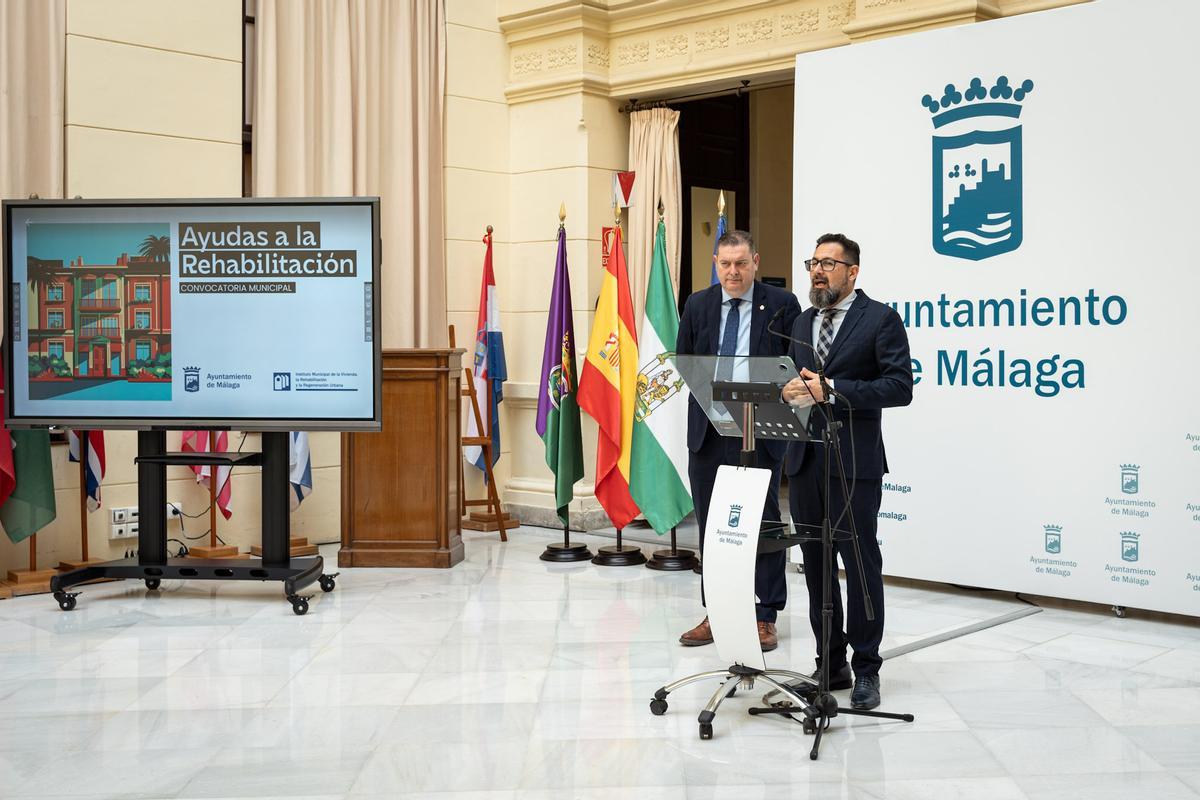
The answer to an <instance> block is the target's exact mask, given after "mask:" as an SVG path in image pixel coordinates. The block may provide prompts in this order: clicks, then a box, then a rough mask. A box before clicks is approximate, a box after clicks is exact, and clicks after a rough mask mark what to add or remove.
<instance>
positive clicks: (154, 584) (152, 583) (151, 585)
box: [146, 578, 162, 592]
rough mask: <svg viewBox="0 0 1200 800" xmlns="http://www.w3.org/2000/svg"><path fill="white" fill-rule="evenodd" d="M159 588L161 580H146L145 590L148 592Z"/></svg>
mask: <svg viewBox="0 0 1200 800" xmlns="http://www.w3.org/2000/svg"><path fill="white" fill-rule="evenodd" d="M159 586H162V579H161V578H146V588H147V589H149V590H150V591H152V592H153V591H154V590H155V589H157V588H158V587H159Z"/></svg>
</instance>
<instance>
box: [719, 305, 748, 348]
mask: <svg viewBox="0 0 1200 800" xmlns="http://www.w3.org/2000/svg"><path fill="white" fill-rule="evenodd" d="M741 304H742V298H740V297H731V298H730V299H729V314H728V315H726V317H725V333H724V335H723V336H722V338H721V349H720V350H719V351H718V352H717V355H719V356H734V355H737V340H738V328H740V327H741V320H740V319H738V317H739V316H740V315H739V314H738V306H740V305H741Z"/></svg>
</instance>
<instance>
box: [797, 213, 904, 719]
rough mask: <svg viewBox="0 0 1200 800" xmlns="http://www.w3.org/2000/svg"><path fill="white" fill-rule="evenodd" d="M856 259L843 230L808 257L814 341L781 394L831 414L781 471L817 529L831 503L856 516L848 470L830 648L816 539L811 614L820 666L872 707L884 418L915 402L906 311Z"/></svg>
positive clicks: (858, 703) (807, 329)
mask: <svg viewBox="0 0 1200 800" xmlns="http://www.w3.org/2000/svg"><path fill="white" fill-rule="evenodd" d="M858 262H859V247H858V244H856V243H855V242H854V241H852V240H850V239H848V238H846V237H845V236H843V235H842V234H840V233H828V234H825V235H824V236H822V237H821V238H819V239H818V240H817V249H816V251H815V252H814V253H813V257H812V259H811V260H809V261H807V262H805V267H806V268H807V269H808V274H809V282H810V284H811V286H810V289H809V294H808V297H809V300H810V301H811V303H812V305H813V308H810V309H808V310H806V311H805V312H804V313H803V314H801V315H800V317H799V319H797V320H796V324H795V326H794V327H793V328H792V338H793V339H797V340H800V341H803V342H811V343H812V347H808V346H806V345H802V344H797V343H793V344H792V347H791V356H792V360H793V361H795V362H796V366H797V367H798V368H801V370H800V377H799V378H796V379H794V380H792V381H791V382H790V383H788V384H787V386H785V387H784V390H783V397H784V400H786V401H787V402H789V403H792V404H793V405H812V404H815V403H823V404H825V405H824V408H823V410H824V412H825V413H824V414H822V413H819V412H820V410H821V409H818V410H816V411H814V413H813V414H812V416H811V417H809V420H810V426H811V430H810V433H811V434H812V439H811V440H810V441H808V442H803V443H798V444H792V445H790V446H789V448H788V453H787V461H786V463H785V465H784V471H785V472H786V473H787V476H788V498H789V502H790V505H791V512H792V521H793V522H794V523H796V525H797V526H801V525H804V526H809V527H808V530H814V531H819V530H820V527H821V520H822V518H823V517H824V515H825V513H826V512H828V514H829V517H830V519H831V520H832V521H833V524H834V527H835V528H837V529H841V530H848V529H849V528H850V519H849V518H848V517H843V516H842V512H843V509H844V508H845V506H846V494H845V492H844V491H843V488H842V479H841V476H842V475H843V474H844V476H845V482H846V486H847V487H848V488H849V495H850V497H849V501H850V512H851V514H852V515H853V524H854V527H855V529H856V530H857V540H858V552H856V551H855V549H854V546H853V542H852V541H850V540H846V539H842V540H839V534H837V533H835V534H834V545H835V548H834V549H835V554H834V556H833V565H832V566H833V569H834V570H836V569H837V556H838V555H841V557H842V563H843V564H844V565H845V568H846V590H847V600H846V614H845V617H844V624H845V627H844V629H843V612H842V596H841V594H842V593H841V589H840V587H838V586H837V584H836V583H835V584H834V587H835V588H834V592H833V620H832V625H831V628H832V630H831V633H830V641H829V649H828V652H823V651H822V645H821V606H822V597H821V569H822V566H821V557H822V548H821V544H820V542H810V543H807V544H803V545H801V546H800V549H801V552H802V553H803V555H804V579H805V581H806V583H807V584H808V618H809V622H810V623H811V624H812V629H813V633H814V634H815V635H816V638H817V664H818V667H819V666H820V664H821V660H822V659H825V658H828V659H829V675H830V688H832V689H849V688H851V685H853V687H854V691H853V692H852V693H851V696H850V701H851V705H852V706H853V707H854V708H860V709H871V708H875V707H876V706H878V705H879V702H880V691H879V668H880V665H881V664H882V663H883V661H882V659H881V658H880V657H879V644H880V642H881V641H882V639H883V558H882V556H881V554H880V551H879V541H878V539H877V538H876V526H877V522H878V519H877V516H878V513H879V502H880V499H881V496H882V493H883V476H884V474H885V473H886V472H887V471H888V468H887V457H886V455H885V454H884V449H883V434H882V430H881V425H880V423H881V419H882V416H883V413H882V411H883V409H885V408H891V407H893V406H906V405H908V404H909V403H910V402H912V390H913V375H912V360H911V358H910V356H909V349H908V334H907V333H906V332H905V330H904V324H903V322H901V320H900V316H899V315H898V314H897V313H896V312H895V310H894V309H892V308H890V307H888V306H885V305H884V304H883V303H880V302H877V301H875V300H871V299H870V298H868V297H867V296H866V294H864V293H863V292H861V291H859V290H857V289H855V288H854V284H855V281H856V280H857V278H858V270H859V266H858ZM818 359H819V360H820V362H821V363H823V364H824V373H825V379H826V380H825V384H822V382H821V380H820V379H819V376H818V374H817V364H818ZM826 386H828V387H829V389H830V390H832V392H831V393H832V398H828V397H826V391H825V388H826ZM826 415H828V416H829V418H830V419H832V420H836V421H838V422H840V423H842V425H841V431H840V436H839V440H838V442H839V449H840V451H841V457H840V459H839V458H838V457H837V454H836V453H834V454H832V455H833V456H834V457H833V458H832V459H831V470H832V473H831V478H830V492H829V493H830V497H829V498H828V499H826V498H825V496H824V490H825V452H824V450H825V446H824V445H823V444H822V443H821V441H820V437H821V432H822V430H823V429H824V427H825V420H826ZM851 431H853V435H851ZM860 554H861V567H862V569H861V572H860V569H859V561H860V559H859V555H860ZM860 575H861V577H860ZM834 580H835V581H836V580H837V572H836V571H835V572H834ZM864 586H865V590H866V593H867V595H868V596H869V597H870V598H871V605H872V606H873V608H874V611H875V619H874V620H868V619H867V615H866V610H865V607H864V603H863V591H864ZM847 645H849V646H850V648H851V649H853V651H854V657H853V659H852V661H851V662H850V664H847V662H846V646H847ZM851 667H853V669H854V680H853V682H852V681H851V676H850V668H851ZM816 674H817V673H813V675H814V677H815V676H816Z"/></svg>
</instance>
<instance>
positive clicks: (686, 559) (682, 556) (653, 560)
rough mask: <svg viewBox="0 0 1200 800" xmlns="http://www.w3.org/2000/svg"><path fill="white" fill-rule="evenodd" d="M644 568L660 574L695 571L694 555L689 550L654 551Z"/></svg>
mask: <svg viewBox="0 0 1200 800" xmlns="http://www.w3.org/2000/svg"><path fill="white" fill-rule="evenodd" d="M646 567H647V568H648V569H657V570H659V571H661V572H687V571H688V570H690V569H695V567H696V554H695V553H693V552H692V551H691V550H673V551H672V550H655V551H654V553H653V554H652V555H651V556H650V560H649V561H647V562H646Z"/></svg>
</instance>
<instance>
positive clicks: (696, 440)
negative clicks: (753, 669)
mask: <svg viewBox="0 0 1200 800" xmlns="http://www.w3.org/2000/svg"><path fill="white" fill-rule="evenodd" d="M713 262H714V264H715V265H716V271H717V278H718V280H719V283H716V284H713V285H712V286H710V287H709V288H707V289H704V290H703V291H699V292H694V293H693V294H692V295H691V296H690V297H688V299H687V303H685V304H684V307H683V316H682V317H681V318H680V320H679V334H678V337H677V338H676V340H675V352H677V353H679V354H680V355H702V356H735V355H737V356H783V355H786V354H787V342H786V341H785V340H784V339H783V338H782V337H780V336H776V335H774V334H773V333H770V332H769V331H767V327H768V324H769V323H770V321H771V320H772V319H774V318H775V315H776V313H777V312H782V313H781V314H780V316H781V319H780V322H779V323H778V324H779V326H780V328H779V329H780V330H785V331H786V330H791V328H792V324H793V323H794V322H795V321H796V318H797V317H798V316H799V314H800V304H799V303H798V302H797V301H796V297H795V295H793V294H792V293H791V292H788V291H786V290H784V289H778V288H775V287H774V286H768V285H767V284H765V283H760V282H758V281H756V280H754V276H755V273H756V272H757V271H758V253H757V251H755V249H754V240H753V239H752V238H751V237H750V234H748V233H746V232H745V231H738V230H733V231H729V232H728V233H726V234H725V235H724V236H722V237H721V238H720V239H719V240H717V253H716V255H714V256H713ZM731 369H732V370H733V374H732V375H730V376H729V377H730V378H731V379H733V380H745V378H744V377H740V376H739V375H738V374H737V367H733V366H731ZM687 441H688V450H689V453H688V478H689V481H690V483H691V486H692V502H693V504H694V505H695V507H696V522H698V523H699V525H700V545H701V548H703V546H704V526H705V524H706V522H707V519H708V505H709V501H710V500H711V499H712V492H713V483H714V482H715V481H716V478H717V468H718V467H720V466H721V465H722V464H729V465H731V466H737V465H738V463H739V461H740V455H741V447H742V443H741V440H740V439H736V438H730V437H724V436H721V435H719V434H718V433H717V432H716V430H714V429H713V427H712V426H711V425H710V424H709V421H708V417H707V416H705V414H704V412H703V411H702V410H701V408H700V404H699V403H698V402H696V398H695V397H693V398H692V399H691V401H690V402H689V403H688V436H687ZM754 452H755V457H756V459H757V466H759V467H761V468H763V469H769V470H771V473H772V479H771V487H770V490H769V492H768V494H767V502H766V506H765V507H764V508H763V519H764V520H778V519H780V514H779V475H780V469H781V467H782V463H783V457H784V455H785V454H786V452H787V448H786V444H785V443H784V442H782V441H763V442H761V443H759V445H758V446H757V447H756V448H755V451H754ZM785 567H786V557H785V555H784V551H780V552H778V553H770V554H767V555H760V556H758V561H757V563H756V564H755V575H754V594H755V596H756V599H757V603H756V605H755V612H756V616H757V618H758V641H759V643H760V644H761V645H762V649H763V650H764V651H768V650H774V649H775V648H776V647H777V646H778V643H779V640H778V638H777V634H776V630H775V618H776V616H777V615H778V613H779V611H781V610H782V609H783V606H784V603H785V602H787V583H786V580H785V577H784V569H785ZM700 592H701V593H700V597H701V602H703V598H704V588H703V582H702V584H701V589H700ZM712 640H713V638H712V629H711V628H710V627H709V624H708V617H705V618H704V620H703V621H702V622H701V623H700V624H699V625H697V626H696V627H695V628H692V629H691V630H690V631H688V632H687V633H685V634H683V635H682V636H681V637H679V641H680V643H681V644H683V645H687V646H689V647H694V646H697V645H705V644H711V643H712Z"/></svg>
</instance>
